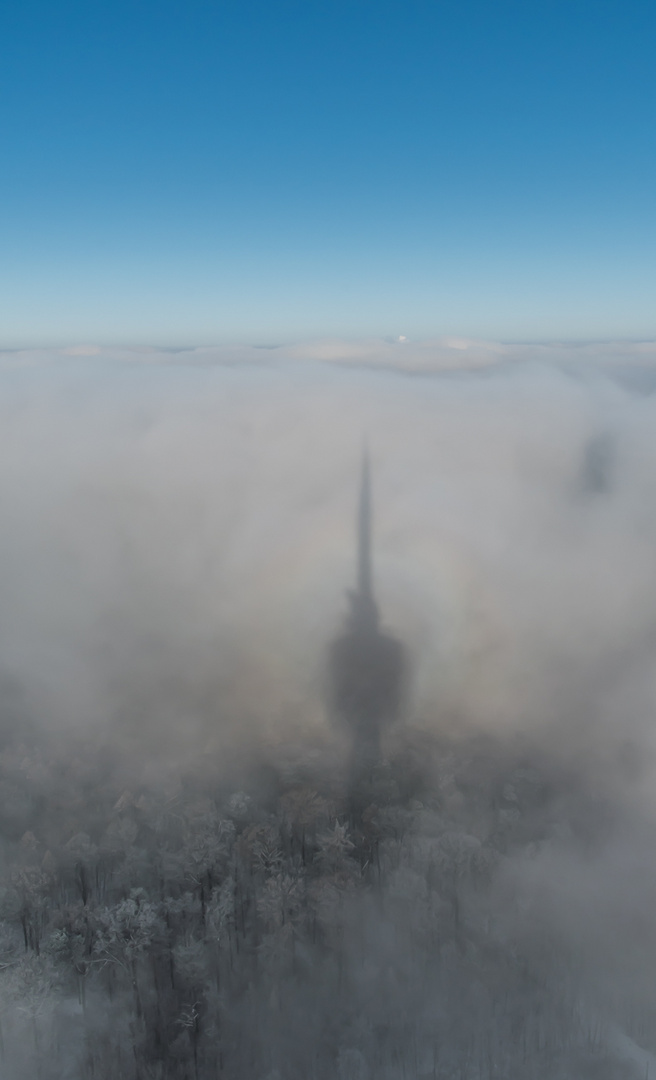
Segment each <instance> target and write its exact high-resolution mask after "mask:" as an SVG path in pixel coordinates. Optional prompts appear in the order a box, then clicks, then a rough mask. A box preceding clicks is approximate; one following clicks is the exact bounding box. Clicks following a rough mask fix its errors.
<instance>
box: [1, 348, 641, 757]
mask: <svg viewBox="0 0 656 1080" xmlns="http://www.w3.org/2000/svg"><path fill="white" fill-rule="evenodd" d="M521 349H524V358H523V359H521V360H520V356H521ZM653 349H654V347H653V346H647V345H627V346H622V348H621V349H620V347H619V346H604V347H599V346H595V347H593V346H578V347H576V348H573V347H571V348H570V347H567V348H566V347H564V346H563V347H562V348H560V347H558V348H556V347H551V348H550V349H547V348H546V347H540V348H538V347H531V348H529V347H519V346H501V345H492V346H490V345H486V344H480V343H467V342H455V343H454V342H442V343H439V344H437V345H436V344H434V343H427V344H420V345H414V344H413V343H409V342H397V343H395V344H384V343H383V345H382V346H381V344H380V343H371V344H370V343H364V344H362V343H361V344H359V345H357V346H353V345H351V344H349V343H322V344H319V345H317V344H315V345H312V346H301V345H299V346H294V347H291V348H282V347H281V348H280V349H255V348H254V349H250V350H246V349H242V350H236V351H233V352H232V353H231V352H230V351H229V350H202V349H198V350H194V351H189V352H184V351H183V352H179V353H165V354H162V353H157V352H154V351H153V352H122V353H105V352H99V353H96V354H94V355H81V353H82V350H81V349H74V350H68V352H64V353H63V352H62V351H58V352H49V353H46V354H34V353H30V354H20V355H18V354H16V355H13V354H12V355H9V354H5V357H4V368H3V374H2V386H1V393H2V401H1V403H0V407H1V409H2V414H3V424H2V436H1V438H2V447H1V448H0V461H1V462H2V464H1V465H0V485H1V488H2V497H3V502H4V505H5V516H6V522H7V526H6V529H5V533H4V537H3V541H2V546H3V552H2V559H1V564H0V589H1V591H2V603H3V611H4V612H5V617H4V620H3V625H4V631H3V634H2V640H1V641H0V663H1V665H2V668H3V669H4V671H5V672H6V674H7V677H8V678H11V679H14V680H15V681H16V684H17V685H20V686H21V688H22V693H23V694H24V696H25V700H26V702H29V705H26V708H28V709H29V710H34V711H35V714H38V717H39V721H40V722H44V723H46V724H47V723H50V722H52V723H55V724H59V723H72V724H74V725H82V726H83V727H84V726H86V725H92V726H93V725H94V724H96V723H97V722H99V721H103V722H104V721H105V720H107V719H108V718H109V717H110V716H112V715H115V714H117V713H120V712H121V711H122V710H124V709H128V708H131V707H132V706H128V705H127V703H126V702H127V701H128V700H129V699H130V695H132V694H135V695H136V696H137V698H139V697H140V695H145V699H146V700H149V697H148V695H149V694H151V693H152V694H155V695H157V694H158V693H159V692H160V691H159V690H158V687H160V688H161V691H162V696H163V699H164V701H165V702H166V704H164V703H163V705H162V709H163V714H160V716H159V719H158V720H156V721H154V720H153V719H152V718H150V717H149V718H148V724H149V725H150V724H152V723H155V725H156V724H157V723H159V724H163V725H164V726H166V725H168V724H170V725H172V727H173V728H174V729H175V728H177V727H178V718H177V711H176V710H179V709H188V710H190V716H189V718H188V722H189V725H190V730H192V729H193V728H194V725H195V723H196V722H197V721H198V718H199V715H200V714H201V713H202V714H203V716H204V717H205V720H207V716H208V715H209V714H210V713H212V711H213V709H214V705H213V704H212V703H213V702H216V701H217V700H218V696H217V695H219V690H218V687H219V684H221V686H222V687H223V689H222V691H221V694H222V695H223V696H222V701H223V712H224V713H225V714H228V713H232V711H234V716H233V717H232V720H234V722H235V723H246V722H247V721H246V718H247V717H249V718H251V719H253V718H255V717H257V718H258V722H260V723H261V722H262V719H263V717H266V722H267V724H268V725H272V726H273V727H274V728H275V726H276V724H279V723H280V724H284V723H285V722H289V721H290V720H291V719H292V718H300V717H301V716H302V717H304V722H311V723H320V722H321V713H322V705H321V693H320V682H321V677H322V675H321V663H320V657H321V655H322V649H323V648H324V647H325V643H326V642H327V641H328V640H329V638H330V636H331V634H333V633H334V631H335V629H336V627H337V625H338V624H339V620H340V618H341V617H342V614H343V611H344V590H345V589H346V588H348V587H349V586H350V585H351V583H352V576H353V542H354V540H353V512H354V500H355V491H356V484H357V470H358V461H359V455H360V450H361V446H362V442H363V439H364V438H366V439H368V441H369V444H370V447H371V451H372V459H373V466H374V493H375V514H376V540H375V543H376V550H375V559H376V578H377V588H378V591H379V594H380V601H381V605H382V610H383V613H384V616H385V618H386V619H387V620H388V622H389V624H390V626H393V627H394V628H395V629H396V630H397V632H398V633H399V634H401V635H402V636H403V637H404V639H406V640H407V642H408V645H409V648H410V651H411V653H412V656H413V670H414V678H413V705H412V707H413V709H414V712H415V715H416V716H417V717H422V718H423V719H425V721H426V722H431V723H432V722H435V720H436V718H437V717H439V716H442V715H445V714H447V713H449V714H456V713H457V714H462V716H463V717H464V718H468V719H471V720H472V721H474V722H476V723H482V724H484V725H489V724H492V725H495V726H497V725H511V726H513V725H514V726H519V727H524V726H526V725H528V726H535V725H536V724H538V725H539V724H545V725H550V726H551V727H552V728H553V727H554V726H555V727H558V729H559V730H560V729H561V728H562V729H563V730H571V731H572V732H581V731H583V730H584V729H585V730H586V732H587V728H586V725H587V723H588V722H590V723H594V725H595V726H596V729H598V728H599V725H603V726H604V730H605V731H607V732H608V733H609V734H610V733H612V737H613V738H615V737H616V738H618V739H619V738H622V739H627V740H630V739H632V738H633V737H639V738H640V739H641V740H643V741H645V742H646V744H648V745H649V746H650V745H651V725H650V720H649V719H648V718H647V716H648V703H649V702H650V701H651V695H652V692H653V689H654V687H653V680H652V676H651V669H652V665H651V650H652V647H653V637H654V628H655V627H656V621H655V620H656V578H655V576H654V567H653V555H652V553H653V550H654V541H655V540H656V535H655V533H656V518H655V516H654V514H653V512H652V510H651V507H652V506H653V505H654V504H655V503H654V497H653V496H654V486H655V476H656V472H655V470H654V467H653V466H654V461H655V460H656V439H655V438H654V436H653V430H654V416H653V412H654V400H653V399H652V397H651V396H650V395H649V394H648V393H642V392H636V389H637V388H636V387H635V386H633V385H627V383H626V380H624V379H623V377H622V374H621V373H620V376H619V377H618V376H617V372H616V370H615V368H616V367H617V366H618V365H619V363H620V359H621V358H622V357H623V358H624V362H625V364H626V365H629V364H630V365H634V366H635V365H636V364H638V361H639V364H640V365H641V366H642V370H643V372H644V374H645V379H644V381H645V384H646V383H647V382H648V377H649V375H650V373H651V367H650V358H651V355H652V353H653ZM440 350H441V353H440ZM650 350H651V352H650ZM91 351H92V350H90V349H87V350H86V353H89V354H90V353H91ZM71 354H73V355H71ZM442 354H448V357H449V358H450V365H449V364H447V363H446V361H444V366H445V367H446V368H448V376H447V377H444V378H440V377H439V374H438V371H439V366H440V364H441V363H442V361H441V360H440V359H439V358H440V356H442ZM242 357H247V358H248V359H249V360H251V361H252V362H251V363H242V362H241V360H242ZM481 357H484V358H485V361H484V362H483V361H482V360H481ZM422 358H423V359H422ZM431 358H432V359H431ZM436 358H437V359H436ZM554 358H556V359H558V360H559V361H560V360H561V359H562V358H565V359H566V360H567V362H568V363H569V364H570V367H569V368H568V367H567V364H566V363H565V360H564V359H563V362H562V363H561V362H558V363H556V359H554ZM126 359H129V361H130V362H129V363H127V362H125V361H126ZM233 361H234V363H233ZM237 361H239V362H237ZM458 361H460V363H461V368H462V369H463V372H464V373H463V377H462V378H454V377H453V372H454V369H455V368H456V365H457V362H458ZM547 361H548V362H547ZM574 361H576V364H575V365H574V366H572V365H573V364H574ZM422 365H423V368H424V369H426V372H430V374H428V373H426V374H424V375H421V374H417V372H418V371H419V370H420V369H422ZM431 365H432V366H431ZM386 367H390V368H392V367H393V368H394V370H389V371H386V370H384V369H385V368H386ZM610 368H612V369H613V370H612V371H611V370H610ZM408 371H411V372H413V373H414V374H415V375H416V377H415V378H412V379H409V380H404V379H401V378H399V373H400V372H403V373H405V372H408ZM641 389H644V387H642V388H641ZM176 680H178V681H177V683H176V685H177V686H178V690H179V695H180V700H178V697H177V696H176V693H173V692H172V691H171V690H170V689H164V687H166V686H168V683H169V682H171V681H172V682H174V683H175V682H176ZM192 688H193V689H192ZM228 688H229V689H228ZM188 695H189V697H188ZM228 702H230V706H229V707H228V705H227V703H228ZM144 708H145V707H144ZM146 711H148V710H147V709H146ZM620 712H621V714H622V723H621V727H620V726H619V725H618V722H617V720H616V719H615V717H616V715H617V714H618V713H620ZM169 713H170V715H168V714H169ZM283 718H284V719H283ZM592 718H594V720H593V719H592ZM205 720H204V721H203V722H205ZM225 722H226V723H227V720H226V721H225ZM212 723H213V721H212ZM217 723H219V724H220V723H221V721H220V720H217ZM572 737H574V736H572ZM576 737H577V738H578V735H577V736H576ZM582 737H583V736H582ZM584 737H585V738H587V733H586V735H585V736H584Z"/></svg>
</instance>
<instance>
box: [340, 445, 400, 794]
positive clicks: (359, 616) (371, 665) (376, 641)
mask: <svg viewBox="0 0 656 1080" xmlns="http://www.w3.org/2000/svg"><path fill="white" fill-rule="evenodd" d="M371 538H372V516H371V476H370V467H369V458H368V455H367V453H366V452H365V454H364V457H363V461H362V476H361V483H360V498H359V505H358V517H357V587H356V589H355V590H354V591H351V592H349V600H350V603H351V610H350V613H349V617H348V621H347V627H346V632H345V633H344V634H342V635H341V636H340V637H338V638H337V639H336V640H335V641H334V642H333V644H332V646H331V650H330V678H331V694H332V702H331V704H332V708H333V712H334V714H335V716H336V718H337V719H338V721H339V722H340V723H342V724H343V725H344V726H345V727H346V728H347V730H348V731H349V732H350V734H351V737H352V750H351V763H350V777H349V783H350V789H351V799H352V802H353V803H354V807H355V808H356V809H357V806H358V804H359V803H360V802H361V798H362V796H363V795H364V788H366V787H367V786H368V784H367V782H368V781H369V780H370V779H371V774H372V771H373V770H374V769H375V767H376V765H377V764H378V763H379V761H380V754H381V735H382V731H383V729H384V728H385V727H387V726H388V725H389V724H391V723H392V722H393V721H394V720H396V719H397V717H398V715H399V709H400V705H401V694H402V688H403V677H404V670H405V660H404V654H403V648H402V646H401V644H400V642H398V641H397V640H396V639H395V638H393V637H392V636H391V635H389V634H385V633H383V632H382V631H381V630H380V627H379V616H378V606H377V604H376V601H375V599H374V594H373V584H372V558H371ZM358 793H360V795H358Z"/></svg>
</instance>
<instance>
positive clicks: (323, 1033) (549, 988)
mask: <svg viewBox="0 0 656 1080" xmlns="http://www.w3.org/2000/svg"><path fill="white" fill-rule="evenodd" d="M321 750H322V753H321V754H317V747H316V746H314V747H313V746H311V745H308V746H303V745H297V746H292V747H286V748H285V749H284V750H282V749H280V748H279V749H278V751H277V753H274V751H273V750H270V751H269V753H268V754H267V756H266V758H267V760H266V763H265V761H264V759H262V760H260V762H259V764H258V763H257V762H254V761H252V762H250V763H249V765H248V767H247V766H246V764H245V763H244V762H243V761H242V762H241V763H232V764H228V763H225V762H224V763H222V764H221V765H220V763H218V762H217V763H216V764H215V767H214V768H209V769H208V767H207V765H206V767H205V769H204V770H203V772H202V773H201V772H200V771H199V772H198V773H197V774H193V773H190V774H188V775H181V776H180V777H179V778H178V779H177V780H176V781H175V782H172V781H170V782H169V785H168V788H164V789H160V790H158V789H157V788H156V787H152V788H150V789H149V788H148V787H140V788H138V789H134V790H129V789H123V790H122V789H121V787H120V783H119V782H118V780H117V778H118V776H119V775H120V769H119V767H118V762H117V761H116V760H112V756H111V753H109V752H107V751H105V752H103V751H101V750H98V749H92V748H91V746H86V747H85V746H78V747H75V746H73V745H71V744H70V743H69V744H66V745H65V746H63V745H62V743H61V741H60V742H59V743H58V745H57V747H55V746H53V745H47V744H46V743H44V742H43V741H42V742H41V743H39V741H38V740H37V739H34V740H30V739H29V738H28V739H27V740H23V739H21V738H19V737H18V735H17V734H15V735H14V736H13V737H12V738H7V739H6V740H5V743H4V746H3V752H2V757H1V765H0V767H1V770H2V772H1V788H0V792H1V803H0V813H1V815H2V816H1V825H2V832H3V836H4V837H5V842H4V847H3V875H2V893H1V904H2V907H1V912H2V936H1V938H0V942H1V944H0V948H1V954H0V963H1V968H0V994H1V998H0V1001H1V1008H2V1020H1V1023H2V1042H1V1044H0V1051H1V1054H2V1063H3V1066H2V1075H3V1076H6V1077H8V1078H11V1080H13V1078H15V1077H20V1078H23V1077H28V1076H30V1077H38V1078H40V1080H51V1078H52V1080H54V1078H57V1080H63V1078H68V1077H70V1078H71V1080H78V1078H79V1080H83V1078H84V1080H87V1078H97V1080H104V1078H107V1080H119V1078H121V1080H128V1078H129V1080H132V1078H134V1080H138V1078H141V1080H146V1078H161V1080H163V1078H169V1077H170V1078H171V1080H173V1078H176V1080H178V1078H179V1080H206V1078H207V1080H209V1078H213V1080H214V1078H226V1080H228V1078H229V1080H241V1078H245V1077H253V1078H258V1080H260V1078H261V1080H274V1078H275V1080H278V1078H280V1080H287V1078H288V1080H295V1078H298V1080H301V1078H303V1080H305V1078H308V1077H312V1078H316V1080H324V1078H325V1080H332V1078H333V1077H335V1078H339V1080H366V1078H372V1080H373V1078H374V1077H376V1078H389V1080H397V1078H400V1077H407V1078H420V1077H421V1078H426V1080H428V1078H429V1077H436V1078H440V1080H447V1078H453V1080H456V1078H458V1080H492V1078H494V1077H498V1078H503V1080H512V1078H515V1077H516V1078H517V1080H528V1078H535V1080H538V1078H540V1080H542V1078H544V1080H555V1078H557V1077H563V1078H564V1077H567V1078H570V1077H571V1078H572V1080H574V1078H581V1077H585V1076H589V1077H594V1078H602V1077H603V1078H606V1077H608V1078H611V1077H618V1078H619V1077H628V1076H633V1075H635V1076H636V1077H643V1076H645V1075H649V1063H650V1060H651V1059H650V1055H649V1053H648V1050H645V1046H648V1044H649V1040H650V1037H651V1036H650V1032H653V1028H654V1016H653V1014H652V1012H651V1011H650V1009H649V1007H648V1004H649V1002H647V1004H646V999H645V996H644V988H643V987H642V986H640V987H639V988H638V992H637V993H636V994H632V993H631V992H628V993H627V987H626V981H625V980H624V981H623V982H622V983H621V984H619V985H615V987H614V979H615V978H616V977H617V970H615V968H617V967H618V965H619V968H621V967H622V964H621V963H619V962H618V960H617V959H616V958H614V957H613V955H612V949H609V948H608V947H607V946H606V947H605V948H604V963H605V964H607V965H608V970H606V971H603V970H602V971H601V973H599V971H598V970H596V969H595V965H594V962H593V959H592V958H591V957H590V956H588V955H586V951H585V947H580V948H578V947H577V946H576V944H574V943H573V940H572V933H573V928H572V927H567V926H565V927H563V926H562V925H561V924H560V921H559V918H558V917H556V916H557V912H555V913H554V911H550V903H551V901H550V900H549V897H548V896H545V893H548V891H549V890H548V874H549V865H550V862H549V860H550V857H551V856H552V855H553V852H554V851H561V853H562V850H563V849H564V848H565V849H566V850H567V851H568V852H569V853H570V854H571V855H572V856H573V857H576V858H577V859H582V860H587V861H589V862H592V861H594V859H595V856H596V854H597V853H598V852H599V851H600V850H603V849H604V847H605V845H607V844H608V836H609V830H610V829H611V828H612V825H611V823H610V822H609V820H608V812H607V811H608V807H605V806H604V805H603V804H601V803H600V802H599V799H598V798H597V797H596V795H595V793H594V791H593V790H591V789H590V788H589V786H588V785H586V782H585V778H583V777H581V776H578V775H576V773H575V772H574V771H573V770H571V769H570V770H568V769H565V768H564V767H563V765H562V763H561V764H559V765H556V764H555V763H552V764H551V765H550V764H549V762H548V759H546V758H545V757H544V756H543V758H542V762H541V764H537V763H536V761H535V760H531V750H530V747H529V746H528V745H521V746H520V745H518V744H513V745H512V748H510V747H508V746H505V747H504V745H503V744H502V743H501V742H500V741H496V742H495V741H494V740H491V739H490V738H482V737H480V736H471V737H469V738H462V737H461V738H459V739H457V740H456V739H453V738H452V739H448V738H446V737H443V738H441V739H438V738H437V737H435V736H429V735H427V734H426V733H425V732H424V733H423V734H422V733H420V732H419V731H415V732H414V734H413V733H411V732H405V733H404V734H403V735H402V736H399V737H397V738H396V740H395V741H393V742H392V743H391V744H390V746H389V747H388V756H387V757H386V759H385V761H384V762H383V763H382V764H381V765H380V766H379V767H378V768H377V769H376V770H374V772H373V774H372V775H371V778H370V780H369V782H368V788H367V790H366V791H365V792H363V793H362V795H363V805H365V807H366V808H365V809H364V811H363V813H362V814H361V816H359V818H358V819H357V820H353V816H352V815H351V814H350V812H349V809H348V802H347V797H346V794H347V793H346V791H345V788H344V784H343V781H342V779H341V776H342V771H341V769H340V758H339V754H338V753H337V752H335V748H334V747H333V752H332V754H331V752H330V750H331V748H330V746H325V745H324V746H323V747H322V748H321ZM319 760H322V761H323V762H324V763H325V762H326V760H328V761H329V762H331V764H330V766H329V767H326V766H325V764H324V766H322V767H321V768H319V767H318V765H317V762H318V761H319ZM231 774H232V775H231ZM235 778H238V782H239V787H238V788H234V787H233V784H232V783H231V781H232V782H233V783H234V780H235ZM553 872H554V873H556V872H557V867H556V866H555V865H554V867H553ZM572 917H573V922H574V925H575V924H576V921H577V919H578V918H580V913H572ZM593 917H595V916H594V913H593ZM625 930H626V928H625V927H618V933H619V935H620V937H624V936H625ZM623 947H627V945H626V941H624V943H623ZM602 967H603V965H602ZM620 977H621V976H620ZM614 989H615V991H617V992H614ZM641 1048H642V1049H641Z"/></svg>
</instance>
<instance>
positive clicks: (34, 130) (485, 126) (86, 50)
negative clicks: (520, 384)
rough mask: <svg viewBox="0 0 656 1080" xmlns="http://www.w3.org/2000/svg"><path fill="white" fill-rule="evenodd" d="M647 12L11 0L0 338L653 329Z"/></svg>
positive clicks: (322, 2) (583, 4) (543, 5)
mask: <svg viewBox="0 0 656 1080" xmlns="http://www.w3.org/2000/svg"><path fill="white" fill-rule="evenodd" d="M655 48H656V3H654V0H645V2H642V0H403V2H400V0H394V2H389V0H253V2H249V0H186V2H182V0H179V2H174V0H157V2H155V0H56V2H55V3H53V0H41V2H35V0H20V2H15V3H10V2H7V3H5V4H4V5H3V14H2V19H1V25H0V52H1V56H0V60H1V63H0V85H1V87H2V89H1V97H0V130H1V136H0V139H1V144H2V154H1V157H2V161H1V165H0V226H1V232H0V245H1V247H0V292H1V297H0V303H1V306H2V312H1V322H2V325H1V327H0V345H3V346H14V345H21V344H36V343H39V344H41V343H42V344H46V343H48V344H58V343H67V344H69V343H74V342H77V341H98V342H102V343H107V342H116V343H128V342H130V343H145V342H149V343H152V344H158V345H167V344H168V345H191V344H203V343H214V342H221V341H230V340H234V341H249V342H256V343H274V342H278V341H283V340H290V339H294V338H297V339H298V338H303V337H308V336H323V335H346V336H353V335H363V336H366V335H400V334H405V335H408V336H410V337H426V336H432V335H444V334H447V335H450V334H459V335H465V336H484V337H493V338H505V339H509V340H512V339H544V338H563V337H566V338H607V337H630V338H640V337H654V336H656V60H655V55H656V52H655Z"/></svg>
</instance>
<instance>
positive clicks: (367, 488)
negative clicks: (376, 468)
mask: <svg viewBox="0 0 656 1080" xmlns="http://www.w3.org/2000/svg"><path fill="white" fill-rule="evenodd" d="M371 531H372V529H371V466H370V463H369V449H368V447H367V444H366V443H365V445H364V447H363V450H362V470H361V473H360V498H359V501H358V577H357V590H358V593H359V595H360V596H361V597H362V599H363V600H373V587H372V574H371Z"/></svg>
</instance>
